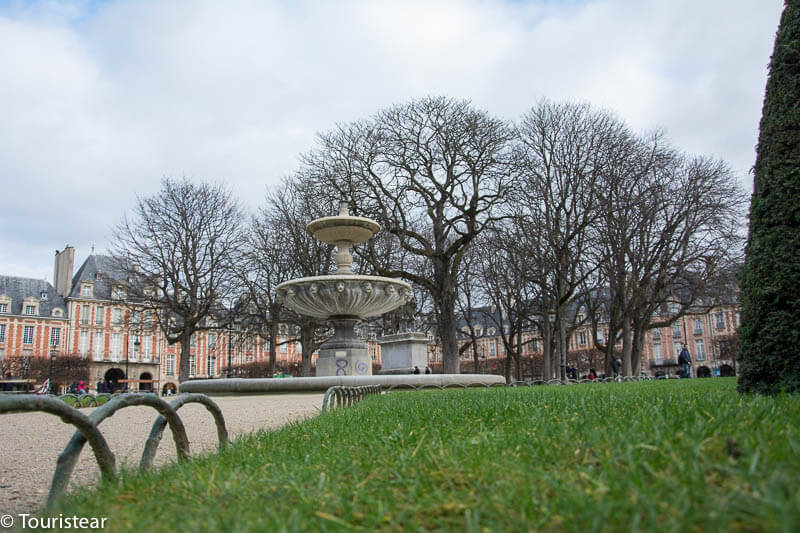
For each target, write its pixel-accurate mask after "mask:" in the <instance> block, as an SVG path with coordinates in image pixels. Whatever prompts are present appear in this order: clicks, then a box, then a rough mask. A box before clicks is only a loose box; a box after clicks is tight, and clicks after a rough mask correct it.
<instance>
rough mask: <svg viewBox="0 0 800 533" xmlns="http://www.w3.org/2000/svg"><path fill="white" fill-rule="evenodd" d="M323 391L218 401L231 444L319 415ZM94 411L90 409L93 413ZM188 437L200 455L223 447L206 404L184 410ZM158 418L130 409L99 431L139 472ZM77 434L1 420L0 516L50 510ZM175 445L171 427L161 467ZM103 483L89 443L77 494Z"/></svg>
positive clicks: (47, 418) (26, 418) (28, 418)
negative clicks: (54, 483)
mask: <svg viewBox="0 0 800 533" xmlns="http://www.w3.org/2000/svg"><path fill="white" fill-rule="evenodd" d="M322 397H323V394H322V393H310V394H281V395H270V396H222V397H216V398H213V400H214V401H215V402H216V403H217V405H219V407H220V409H222V414H223V415H224V417H225V424H226V426H227V427H228V434H229V436H230V438H231V439H235V438H236V437H237V436H240V435H243V434H247V433H252V432H254V431H257V430H259V429H264V428H275V427H279V426H282V425H284V424H287V423H289V422H293V421H296V420H302V419H305V418H309V417H312V416H315V415H316V414H318V413H319V411H320V408H321V407H322ZM91 411H92V409H83V410H82V411H81V412H83V413H85V414H88V413H90V412H91ZM178 414H179V415H180V417H181V419H182V420H183V423H184V425H185V426H186V433H187V435H188V437H189V443H190V447H191V452H192V454H193V455H196V454H198V453H202V452H208V451H213V450H214V449H216V446H217V433H216V426H215V425H214V421H213V419H212V417H211V414H210V413H209V412H208V411H207V410H206V408H205V407H203V406H202V405H200V404H196V403H194V404H187V405H184V406H183V407H181V409H180V410H179V411H178ZM157 416H158V413H157V412H156V411H155V409H153V408H151V407H140V406H137V407H127V408H124V409H122V410H120V411H117V413H116V414H115V415H114V416H112V417H111V418H107V419H106V420H104V421H103V422H102V423H101V424H100V430H101V432H102V433H103V436H104V437H105V438H106V441H107V442H108V445H109V446H110V447H111V451H112V452H113V453H114V455H115V457H116V460H117V466H119V465H120V464H125V465H127V466H128V467H133V468H136V467H137V466H138V464H139V459H140V458H141V454H142V450H143V449H144V443H145V441H146V440H147V435H148V434H149V433H150V427H151V426H152V425H153V421H154V420H155V419H156V417H157ZM74 432H75V428H74V427H73V426H72V425H70V424H66V423H63V422H61V420H60V419H59V418H58V417H56V416H54V415H49V414H47V413H16V414H7V415H0V514H5V513H11V514H16V513H20V512H32V511H35V510H36V509H38V508H39V507H40V506H41V505H43V504H44V502H45V499H46V498H47V492H48V491H49V490H50V482H51V480H52V478H53V472H54V471H55V467H56V458H57V457H58V455H59V454H60V453H61V452H62V451H63V450H64V447H65V446H66V445H67V442H69V439H70V438H71V437H72V434H73V433H74ZM175 457H176V454H175V444H174V442H173V441H172V436H171V433H170V431H169V428H167V429H165V431H164V436H163V437H162V439H161V444H160V445H159V448H158V453H157V454H156V458H155V465H163V464H165V463H169V462H172V461H175ZM99 478H100V470H99V469H98V468H97V464H96V463H95V460H94V456H93V454H92V452H91V448H90V447H89V445H88V444H87V445H86V446H85V447H84V449H83V451H82V452H81V456H80V459H79V460H78V463H77V465H76V466H75V470H74V472H73V473H72V483H71V489H70V490H73V489H74V488H75V487H77V486H81V485H91V484H93V483H95V482H96V481H97V480H98V479H99Z"/></svg>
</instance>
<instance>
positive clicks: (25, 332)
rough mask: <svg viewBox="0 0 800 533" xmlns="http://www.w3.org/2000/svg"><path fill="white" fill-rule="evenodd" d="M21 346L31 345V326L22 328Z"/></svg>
mask: <svg viewBox="0 0 800 533" xmlns="http://www.w3.org/2000/svg"><path fill="white" fill-rule="evenodd" d="M22 344H33V326H24V327H23V328H22Z"/></svg>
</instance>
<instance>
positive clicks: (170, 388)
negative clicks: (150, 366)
mask: <svg viewBox="0 0 800 533" xmlns="http://www.w3.org/2000/svg"><path fill="white" fill-rule="evenodd" d="M177 392H178V386H177V385H175V384H174V383H165V384H164V387H163V388H162V389H161V395H162V396H171V395H173V394H175V393H177Z"/></svg>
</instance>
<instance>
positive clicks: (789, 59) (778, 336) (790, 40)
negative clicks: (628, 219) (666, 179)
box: [739, 0, 800, 394]
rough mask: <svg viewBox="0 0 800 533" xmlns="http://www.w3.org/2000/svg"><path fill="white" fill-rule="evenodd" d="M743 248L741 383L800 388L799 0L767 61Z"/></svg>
mask: <svg viewBox="0 0 800 533" xmlns="http://www.w3.org/2000/svg"><path fill="white" fill-rule="evenodd" d="M746 254H747V259H746V261H745V266H744V269H743V271H742V273H741V276H740V281H741V290H742V292H741V302H742V326H741V329H740V330H739V336H740V339H741V352H740V353H741V355H740V357H741V361H740V366H739V371H740V375H739V390H740V391H742V392H760V393H765V394H773V393H777V392H780V391H781V390H786V391H794V392H797V391H800V0H787V2H786V4H785V7H784V11H783V15H782V17H781V22H780V26H779V28H778V34H777V37H776V38H775V48H774V50H773V53H772V59H771V61H770V65H769V78H768V80H767V89H766V96H765V98H764V109H763V115H762V117H761V131H760V134H759V140H758V156H757V159H756V165H755V180H754V185H753V198H752V203H751V205H750V233H749V236H748V243H747V250H746Z"/></svg>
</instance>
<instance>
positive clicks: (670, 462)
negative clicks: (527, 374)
mask: <svg viewBox="0 0 800 533" xmlns="http://www.w3.org/2000/svg"><path fill="white" fill-rule="evenodd" d="M117 416H124V413H123V414H121V415H117ZM165 438H168V437H167V436H165ZM84 453H87V452H84ZM59 512H62V513H64V514H65V515H67V514H69V515H73V514H76V515H79V516H107V517H108V518H109V519H108V522H107V524H108V527H109V528H110V530H111V531H125V530H128V531H134V530H136V531H153V530H156V531H166V530H170V531H172V530H178V531H247V530H251V531H283V530H285V531H309V530H311V531H317V530H321V531H344V530H350V529H353V530H363V531H372V530H376V529H378V530H411V531H413V530H428V529H430V530H450V531H486V530H488V531H548V530H552V531H676V532H678V531H798V530H800V397H798V396H796V395H795V396H786V395H784V396H778V397H772V398H763V397H758V396H747V397H743V396H740V395H739V394H738V393H737V392H736V391H735V381H734V380H733V379H706V380H700V379H694V380H669V381H653V382H642V383H625V384H619V383H611V384H592V385H577V386H567V387H559V386H540V387H533V388H495V389H469V390H447V391H424V392H413V391H410V392H391V393H388V394H386V395H383V396H380V397H378V396H373V397H369V398H367V399H366V400H364V401H363V402H362V403H360V404H358V405H355V406H353V407H349V408H346V409H341V410H335V411H331V412H327V413H324V414H322V415H320V416H319V417H317V418H315V419H313V420H309V421H306V422H303V423H298V424H293V425H290V426H288V427H285V428H283V429H281V430H279V431H275V432H271V433H259V434H257V435H253V436H251V437H249V438H245V439H241V440H239V441H237V442H236V443H235V444H234V445H232V446H230V447H228V448H227V449H226V450H224V451H223V452H222V453H220V454H218V455H209V456H205V457H202V458H199V459H197V460H194V461H192V462H189V463H186V464H183V465H174V466H171V467H169V468H164V469H161V470H159V471H157V472H153V473H150V474H148V475H145V476H137V475H124V476H123V479H122V480H121V481H120V482H119V483H117V484H107V485H105V486H103V487H101V488H100V490H99V493H92V492H81V493H77V494H73V495H70V496H68V497H67V498H65V499H64V500H63V501H62V502H61V504H60V506H59V507H58V508H57V509H54V513H55V514H57V513H59Z"/></svg>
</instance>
